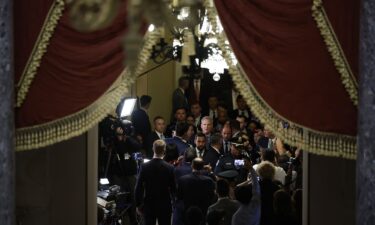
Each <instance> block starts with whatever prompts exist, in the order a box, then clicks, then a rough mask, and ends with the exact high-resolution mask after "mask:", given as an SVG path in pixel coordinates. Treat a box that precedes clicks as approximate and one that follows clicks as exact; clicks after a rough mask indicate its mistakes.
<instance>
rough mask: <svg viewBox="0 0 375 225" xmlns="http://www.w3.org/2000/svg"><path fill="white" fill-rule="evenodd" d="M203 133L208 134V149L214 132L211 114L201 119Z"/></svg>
mask: <svg viewBox="0 0 375 225" xmlns="http://www.w3.org/2000/svg"><path fill="white" fill-rule="evenodd" d="M201 129H202V133H203V134H204V135H206V148H207V149H208V148H209V147H210V144H211V135H212V133H213V132H214V124H213V120H212V118H211V117H209V116H205V117H203V118H202V120H201Z"/></svg>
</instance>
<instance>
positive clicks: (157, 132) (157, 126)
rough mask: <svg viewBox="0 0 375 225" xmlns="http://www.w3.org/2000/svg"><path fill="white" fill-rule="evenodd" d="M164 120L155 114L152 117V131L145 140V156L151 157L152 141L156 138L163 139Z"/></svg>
mask: <svg viewBox="0 0 375 225" xmlns="http://www.w3.org/2000/svg"><path fill="white" fill-rule="evenodd" d="M164 132H165V120H164V118H163V117H161V116H156V117H155V118H154V131H153V132H151V133H150V134H149V135H148V136H147V138H146V141H145V150H146V157H147V158H152V156H153V154H154V153H153V151H152V145H153V143H154V141H156V140H159V139H161V140H164V139H165V134H164Z"/></svg>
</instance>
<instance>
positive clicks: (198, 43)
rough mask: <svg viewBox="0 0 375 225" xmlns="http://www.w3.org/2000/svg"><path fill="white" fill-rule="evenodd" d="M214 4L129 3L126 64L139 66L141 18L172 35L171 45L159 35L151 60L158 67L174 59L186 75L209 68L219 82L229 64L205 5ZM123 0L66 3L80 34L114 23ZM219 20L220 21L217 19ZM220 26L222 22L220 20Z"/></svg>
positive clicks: (198, 0)
mask: <svg viewBox="0 0 375 225" xmlns="http://www.w3.org/2000/svg"><path fill="white" fill-rule="evenodd" d="M203 1H205V2H206V3H207V2H208V4H213V2H212V0H127V7H128V15H127V17H128V18H127V21H128V32H127V35H126V37H125V39H124V46H125V51H126V55H127V59H126V60H127V62H126V65H127V67H128V69H129V70H131V71H132V70H133V69H134V68H135V66H136V64H137V61H136V59H137V55H138V53H139V49H140V46H141V44H142V35H141V34H140V32H139V31H140V30H141V27H142V21H144V20H143V19H142V18H146V20H147V22H149V24H152V25H150V27H149V31H150V32H152V31H153V30H155V29H156V28H157V29H158V30H159V31H164V30H165V29H166V30H168V31H169V32H171V34H172V36H173V41H172V43H167V42H166V41H165V39H164V35H163V33H164V32H160V40H159V42H158V43H157V44H155V45H154V46H153V51H152V53H151V59H152V61H154V62H155V63H157V64H162V63H165V62H166V61H170V60H175V61H178V62H180V63H181V66H182V69H183V72H184V73H185V74H188V75H190V76H193V75H194V74H200V73H201V69H202V68H206V69H207V70H208V71H209V73H210V74H212V75H214V76H213V78H214V80H218V79H220V76H219V74H223V73H224V71H225V69H228V65H227V63H226V62H225V60H224V58H223V57H222V51H221V50H220V48H219V47H218V44H217V40H216V38H215V34H216V33H219V32H222V28H221V27H220V26H219V28H218V30H213V29H212V26H211V24H210V23H209V20H208V19H207V12H206V9H205V8H204V2H203ZM120 2H121V0H74V1H73V0H67V3H68V4H69V5H70V8H71V12H70V17H71V21H72V24H73V26H74V27H75V28H76V29H77V30H80V31H83V32H88V31H93V30H97V29H101V28H103V27H105V26H107V25H108V24H110V23H111V21H112V20H113V18H114V16H115V15H116V14H117V11H118V7H119V5H120ZM217 20H219V19H218V18H217ZM218 24H220V22H219V21H218Z"/></svg>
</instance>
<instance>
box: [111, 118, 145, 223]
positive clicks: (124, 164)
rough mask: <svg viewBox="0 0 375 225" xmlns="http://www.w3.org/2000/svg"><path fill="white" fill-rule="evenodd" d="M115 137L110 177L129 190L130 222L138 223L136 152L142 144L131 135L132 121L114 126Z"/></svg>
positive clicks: (112, 182) (115, 182)
mask: <svg viewBox="0 0 375 225" xmlns="http://www.w3.org/2000/svg"><path fill="white" fill-rule="evenodd" d="M114 131H115V137H114V138H113V145H112V146H113V147H112V148H111V149H110V151H112V154H111V159H110V165H109V169H108V179H109V181H110V183H111V185H115V184H116V185H119V186H120V187H121V189H122V190H123V191H126V192H129V200H130V202H131V203H132V206H131V208H130V209H129V211H128V215H129V220H130V224H131V225H133V224H136V223H137V222H136V213H135V206H134V186H135V182H136V175H137V161H136V159H135V158H134V153H137V152H139V151H140V149H141V144H140V143H139V142H138V141H137V140H136V138H134V137H132V136H131V133H132V126H131V123H128V124H122V125H118V126H116V125H115V127H114Z"/></svg>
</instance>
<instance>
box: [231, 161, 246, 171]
mask: <svg viewBox="0 0 375 225" xmlns="http://www.w3.org/2000/svg"><path fill="white" fill-rule="evenodd" d="M244 165H245V161H244V160H243V159H235V160H234V166H235V167H236V169H239V168H242V167H243V166H244Z"/></svg>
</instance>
